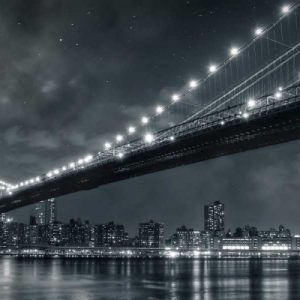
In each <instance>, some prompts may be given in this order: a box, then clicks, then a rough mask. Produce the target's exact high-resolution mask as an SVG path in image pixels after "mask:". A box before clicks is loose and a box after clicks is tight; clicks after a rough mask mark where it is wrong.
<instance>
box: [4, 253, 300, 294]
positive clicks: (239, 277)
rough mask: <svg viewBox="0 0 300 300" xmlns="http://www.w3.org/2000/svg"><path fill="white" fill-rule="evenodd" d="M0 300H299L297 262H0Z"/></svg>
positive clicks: (298, 268) (299, 268)
mask: <svg viewBox="0 0 300 300" xmlns="http://www.w3.org/2000/svg"><path fill="white" fill-rule="evenodd" d="M0 274H1V275H0V299H1V300H15V299H18V300H23V299H26V300H27V299H28V300H40V299H46V300H54V299H55V300H57V299H59V300H66V299H72V300H73V299H75V300H77V299H78V300H79V299H80V300H85V299H87V300H90V299H93V300H94V299H95V300H96V299H97V300H98V299H193V300H199V299H204V300H215V299H230V300H232V299H251V300H252V299H270V300H271V299H272V300H274V299H280V300H281V299H288V300H291V299H300V261H284V260H282V261H258V260H256V261H253V260H252V261H251V260H240V261H238V260H230V261H229V260H227V261H226V260H223V261H218V260H126V259H124V260H113V259H111V260H63V259H61V260H60V259H53V260H39V259H35V260H34V259H32V260H30V259H27V260H26V259H24V260H22V259H16V258H8V257H7V258H1V259H0Z"/></svg>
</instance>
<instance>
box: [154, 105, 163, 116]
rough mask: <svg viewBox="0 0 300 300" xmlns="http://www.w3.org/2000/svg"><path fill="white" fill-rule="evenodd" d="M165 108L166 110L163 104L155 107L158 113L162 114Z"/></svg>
mask: <svg viewBox="0 0 300 300" xmlns="http://www.w3.org/2000/svg"><path fill="white" fill-rule="evenodd" d="M164 110H165V109H164V107H163V106H161V105H158V106H156V109H155V111H156V113H157V114H158V115H159V114H161V113H162V112H163V111H164Z"/></svg>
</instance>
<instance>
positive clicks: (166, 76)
mask: <svg viewBox="0 0 300 300" xmlns="http://www.w3.org/2000/svg"><path fill="white" fill-rule="evenodd" d="M0 2H1V8H3V9H1V12H0V40H1V45H2V46H1V47H0V79H1V80H0V128H1V133H2V134H1V136H0V142H1V147H0V155H1V157H2V160H1V161H0V167H1V176H0V177H2V178H4V179H6V180H8V181H17V180H19V179H21V178H24V177H25V178H26V177H30V176H33V175H35V174H39V173H40V172H44V171H45V170H48V169H49V168H53V167H55V166H56V165H58V166H59V165H61V164H64V163H65V162H68V161H71V160H73V159H74V158H76V157H78V156H79V155H82V154H85V153H86V152H89V151H97V150H98V149H99V148H100V147H101V145H102V144H103V142H104V141H105V140H106V139H111V136H112V135H113V134H115V133H117V132H119V131H120V130H121V129H122V128H124V127H125V126H127V125H128V124H129V123H131V122H132V121H134V120H136V119H137V118H139V117H140V116H141V115H142V114H143V113H144V112H145V111H149V110H150V109H153V105H154V104H156V103H159V102H160V101H166V100H167V98H168V97H169V94H170V93H171V92H172V91H174V90H175V89H177V88H178V87H181V86H183V85H184V83H185V82H186V80H187V79H189V78H191V77H194V76H196V77H198V76H200V75H201V74H202V72H204V71H205V70H206V67H207V64H208V62H209V61H211V60H213V59H216V58H218V60H221V59H223V58H224V52H225V50H226V51H227V46H228V45H230V44H231V43H232V41H233V42H239V43H243V42H245V35H246V34H245V33H249V32H250V30H252V29H253V26H256V25H257V24H258V23H260V22H262V23H263V24H267V23H268V22H269V21H270V20H272V18H273V17H274V14H275V13H276V10H277V8H276V7H277V6H278V5H279V4H280V1H275V0H274V1H271V0H270V1H267V0H264V1H258V0H251V1H250V0H249V1H237V0H235V1H234V0H226V1H211V0H203V1H196V0H191V1H181V0H178V1H173V0H172V1H171V0H167V1H156V0H153V1H133V0H128V1H117V0H115V1H92V0H90V1H75V0H72V1H58V0H57V1H55V0H50V1H49V0H47V1H46V0H45V1H17V0H12V1H9V2H7V1H0ZM232 24H234V26H233V25H232ZM190 101H194V102H195V101H197V99H190ZM169 122H170V121H169V120H167V121H164V120H163V121H162V123H161V124H160V125H161V126H166V125H169ZM299 146H300V144H299V143H291V144H287V145H283V146H277V147H271V148H266V149H263V150H258V151H253V152H249V153H244V154H240V155H236V156H230V157H226V158H220V159H216V160H213V161H208V162H203V163H200V164H195V165H193V166H188V167H184V168H179V169H175V170H169V171H165V172H161V173H157V174H152V175H149V176H144V177H141V178H135V179H131V180H128V181H126V182H120V183H116V184H113V185H108V186H105V187H102V188H99V189H97V190H93V191H90V192H82V193H78V194H74V195H69V196H66V197H62V198H61V199H60V202H59V214H60V218H61V219H64V220H66V219H68V218H70V217H77V216H81V217H82V218H87V219H91V220H92V221H93V222H105V221H108V220H111V219H114V220H116V221H119V222H124V223H125V224H126V225H127V227H128V228H129V229H130V231H131V232H133V231H134V229H135V227H136V225H137V223H138V222H139V221H144V220H146V219H148V218H154V219H157V220H160V221H164V222H165V223H166V224H168V228H169V230H173V229H174V228H175V227H176V226H179V225H181V224H183V223H186V224H187V225H189V226H193V227H195V228H201V227H202V223H203V218H202V215H203V205H204V203H207V202H211V201H214V200H223V201H224V202H225V203H226V213H227V224H228V226H235V225H239V224H244V223H252V224H254V225H255V224H257V225H259V226H263V227H266V226H270V225H276V224H278V223H285V224H287V225H289V226H291V227H292V228H293V229H295V230H298V231H300V228H299V226H298V224H297V218H298V216H297V205H298V189H299V187H300V185H299V183H298V181H297V178H298V177H299V176H298V175H299V168H298V163H299V154H298V149H299ZM30 211H31V208H24V209H22V210H19V211H17V212H15V215H16V216H17V217H18V218H19V219H20V220H25V219H26V220H27V218H28V214H29V213H30Z"/></svg>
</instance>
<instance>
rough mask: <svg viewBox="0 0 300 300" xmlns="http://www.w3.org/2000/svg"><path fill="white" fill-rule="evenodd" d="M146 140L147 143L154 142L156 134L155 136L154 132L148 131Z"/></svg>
mask: <svg viewBox="0 0 300 300" xmlns="http://www.w3.org/2000/svg"><path fill="white" fill-rule="evenodd" d="M144 141H145V142H146V143H149V144H150V143H152V142H153V141H154V136H153V134H151V133H146V134H145V136H144Z"/></svg>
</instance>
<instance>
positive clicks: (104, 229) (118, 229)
mask: <svg viewBox="0 0 300 300" xmlns="http://www.w3.org/2000/svg"><path fill="white" fill-rule="evenodd" d="M95 232H96V245H97V246H98V247H125V246H127V245H128V234H127V233H126V232H125V228H124V225H120V224H115V223H114V222H109V223H106V224H101V225H96V226H95Z"/></svg>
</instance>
